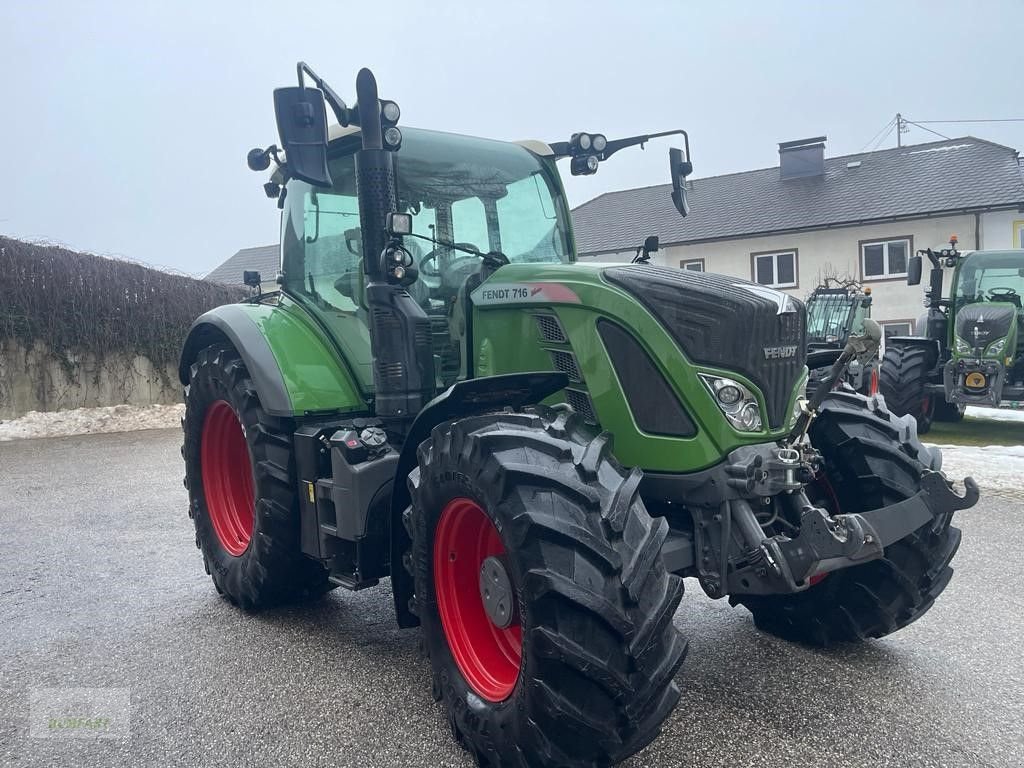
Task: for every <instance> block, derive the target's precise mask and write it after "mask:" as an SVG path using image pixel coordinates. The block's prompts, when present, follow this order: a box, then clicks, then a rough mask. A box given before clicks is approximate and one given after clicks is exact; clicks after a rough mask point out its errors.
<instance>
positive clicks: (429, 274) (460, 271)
mask: <svg viewBox="0 0 1024 768" xmlns="http://www.w3.org/2000/svg"><path fill="white" fill-rule="evenodd" d="M456 245H458V246H461V247H463V248H474V249H475V248H476V246H475V245H473V244H472V243H456ZM448 250H450V249H449V248H446V247H444V246H438V247H437V248H435V249H434V250H432V251H431V252H430V253H428V254H427V255H426V256H424V257H423V258H422V259H420V260H419V262H418V264H417V266H418V267H419V270H420V278H421V279H423V283H424V285H426V286H427V288H429V289H430V292H431V295H432V297H433V298H439V299H444V298H447V295H455V294H456V293H458V291H459V288H461V287H462V284H463V283H464V282H465V281H466V279H467V278H468V277H469V276H470V275H471V274H472V273H474V272H476V271H477V270H478V269H479V268H480V257H479V256H469V255H462V256H455V257H454V258H452V259H451V260H450V261H449V262H448V268H447V269H446V270H445V271H444V272H441V271H440V270H438V269H433V268H431V267H428V266H426V265H427V264H431V263H433V262H436V260H437V257H438V256H439V255H440V254H441V253H443V252H445V251H448ZM456 253H458V252H457V251H456Z"/></svg>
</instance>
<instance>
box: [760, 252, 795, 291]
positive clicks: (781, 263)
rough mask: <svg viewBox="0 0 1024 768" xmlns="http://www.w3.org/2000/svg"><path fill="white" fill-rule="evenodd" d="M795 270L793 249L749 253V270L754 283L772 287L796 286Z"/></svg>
mask: <svg viewBox="0 0 1024 768" xmlns="http://www.w3.org/2000/svg"><path fill="white" fill-rule="evenodd" d="M796 270H797V252H796V250H795V249H794V250H792V251H772V252H769V253H752V254H750V271H751V276H752V277H753V278H754V282H755V283H760V284H761V285H770V286H771V287H772V288H796V287H797V279H796Z"/></svg>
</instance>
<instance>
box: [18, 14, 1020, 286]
mask: <svg viewBox="0 0 1024 768" xmlns="http://www.w3.org/2000/svg"><path fill="white" fill-rule="evenodd" d="M825 6H827V7H825ZM360 7H366V8H370V9H371V11H370V12H364V11H362V10H360ZM1022 33H1024V2H1020V0H1017V1H1016V2H995V1H994V0H992V1H989V2H960V3H951V2H919V3H904V2H897V1H896V0H890V1H889V2H881V3H875V2H870V3H869V2H856V3H853V2H851V3H845V4H842V7H840V4H838V3H820V2H819V3H795V2H794V3H778V4H776V3H770V2H758V3H753V2H751V3H739V2H736V3H733V2H714V3H711V2H708V3H683V2H657V3H643V2H633V3H611V2H589V3H585V2H567V1H562V2H548V3H535V2H527V1H525V0H520V1H519V2H514V3H502V4H498V3H490V2H458V3H454V2H452V3H443V2H440V1H439V0H433V1H428V2H418V3H404V2H382V1H381V0H377V1H376V2H371V3H352V2H333V3H332V2H323V3H321V2H312V1H311V0H303V1H302V2H290V3H277V4H271V3H255V2H245V3H242V2H211V1H209V0H208V1H207V2H203V3H195V2H178V3H148V2H121V3H102V2H93V3H72V2H71V1H70V0H65V2H43V1H39V2H35V3H33V4H31V5H29V4H28V3H25V2H16V1H15V0H10V1H9V2H5V3H4V4H3V5H2V6H0V72H2V75H0V147H2V150H0V151H2V152H3V162H2V166H0V167H2V168H3V169H4V170H5V172H6V173H5V179H4V182H5V183H4V184H3V187H2V189H0V233H2V234H7V235H11V236H14V237H21V238H26V239H40V240H49V241H53V242H59V243H62V244H66V245H68V246H70V247H73V248H76V249H81V250H89V251H93V252H96V253H103V254H109V255H116V256H121V257H125V258H130V259H133V260H137V261H142V262H146V263H149V264H154V265H158V266H163V267H170V268H174V269H177V270H180V271H183V272H186V273H189V274H194V275H202V274H205V273H206V272H208V271H209V270H211V269H212V268H213V267H215V266H216V265H217V264H219V263H220V262H221V261H223V260H224V259H226V258H227V257H228V256H230V255H231V254H233V253H234V252H235V251H236V250H237V249H238V248H240V247H246V246H253V245H264V244H267V243H271V242H276V241H277V238H278V232H277V228H278V212H277V210H276V208H275V207H274V201H270V200H268V199H267V198H266V197H265V196H264V194H263V190H262V188H261V185H262V183H263V182H264V181H265V180H266V179H265V178H264V174H254V173H252V172H250V171H249V170H248V169H247V168H246V166H245V154H246V152H247V150H248V149H249V148H251V147H254V146H256V145H260V146H265V145H267V144H270V143H272V142H276V141H277V136H276V131H275V127H274V117H273V112H272V106H271V90H272V89H273V88H274V87H277V86H281V85H293V84H294V82H295V62H296V61H297V60H299V59H304V60H305V61H307V62H309V63H310V64H311V65H312V66H313V67H314V68H315V69H316V70H317V71H318V72H319V73H320V74H322V75H324V76H325V77H326V79H327V80H328V81H329V82H330V83H331V84H332V85H333V87H334V89H335V90H336V91H337V92H338V93H339V94H340V95H341V96H342V98H345V99H346V100H347V101H348V102H349V103H350V104H351V103H352V102H353V101H354V100H355V99H354V78H355V73H356V71H357V70H358V69H359V67H362V66H369V67H371V68H372V69H373V70H374V72H375V73H376V75H377V79H378V82H379V84H380V90H381V95H382V97H385V98H390V99H394V100H396V101H397V102H398V103H399V104H400V106H401V108H402V124H403V125H416V126H420V127H426V128H435V129H439V130H447V131H453V132H458V133H468V134H474V135H481V136H489V137H494V138H500V139H512V140H514V139H523V138H539V139H543V140H547V141H555V140H562V139H567V138H568V137H569V134H570V133H572V132H574V131H579V130H588V131H602V132H604V133H606V134H607V135H608V136H609V138H614V137H619V136H625V135H631V134H636V133H647V132H653V131H658V130H665V129H668V128H677V127H681V128H685V129H687V130H688V131H689V133H690V140H691V145H692V151H693V163H694V167H695V172H694V176H695V177H701V176H709V175H714V174H719V173H727V172H732V171H742V170H749V169H753V168H761V167H766V166H771V165H775V164H777V147H776V144H777V143H778V142H780V141H786V140H790V139H798V138H805V137H809V136H817V135H820V134H827V136H828V145H827V148H826V153H827V155H828V156H834V155H839V154H848V153H852V152H858V151H860V150H861V149H863V148H864V145H865V144H866V143H867V142H868V141H869V140H870V139H871V137H872V136H874V135H875V134H876V133H877V132H878V130H879V129H880V128H882V126H883V125H884V124H885V123H887V122H888V121H889V120H890V119H891V118H892V117H893V116H894V115H895V113H896V112H897V111H900V112H902V113H903V114H904V116H906V117H909V118H910V119H916V120H927V119H949V118H996V117H1024V94H1022V91H1021V87H1020V86H1021V69H1022V64H1024V53H1022V50H1024V48H1022V40H1024V37H1022ZM929 127H931V128H933V129H935V130H937V131H939V132H941V133H944V134H946V135H948V136H961V135H965V134H968V133H970V134H972V135H975V136H979V137H982V138H987V139H990V140H993V141H997V142H1000V143H1003V144H1007V145H1009V146H1012V147H1015V148H1024V123H1002V124H986V125H931V126H929ZM936 138H938V137H936V136H934V135H932V134H929V133H927V132H925V131H924V130H922V129H920V128H911V132H910V133H909V134H907V135H905V136H904V142H905V143H919V142H923V141H929V140H933V139H936ZM894 145H895V135H892V136H890V137H889V139H888V141H886V142H885V144H884V145H883V146H894ZM668 146H669V144H668V143H666V142H658V143H652V144H650V145H648V148H647V150H646V151H643V152H641V151H640V150H638V149H634V150H625V151H623V152H621V153H619V154H618V155H616V156H615V157H614V158H612V159H611V160H609V161H608V162H607V163H604V164H603V165H602V167H601V170H600V172H599V173H598V174H597V175H596V176H594V177H589V178H584V179H580V178H575V179H574V178H572V177H570V176H569V174H568V169H567V168H564V169H563V172H564V174H565V178H566V185H567V189H568V194H569V197H570V202H571V203H572V204H573V205H578V204H579V203H582V202H584V201H585V200H588V199H590V198H592V197H594V196H596V195H598V194H600V193H601V192H605V191H609V190H613V189H623V188H627V187H636V186H646V185H650V184H662V183H666V182H667V181H668V174H667V165H668V163H667V154H668V153H667V147H668ZM692 215H694V216H699V215H700V212H699V211H697V210H694V211H693V213H692Z"/></svg>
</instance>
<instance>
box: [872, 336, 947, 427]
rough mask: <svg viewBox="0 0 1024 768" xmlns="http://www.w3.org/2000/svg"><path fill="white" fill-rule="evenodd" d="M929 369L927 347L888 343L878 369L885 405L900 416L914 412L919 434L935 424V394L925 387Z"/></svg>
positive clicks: (880, 388)
mask: <svg viewBox="0 0 1024 768" xmlns="http://www.w3.org/2000/svg"><path fill="white" fill-rule="evenodd" d="M930 369H931V367H930V366H929V365H928V350H926V349H923V348H922V347H914V346H902V345H897V344H889V345H887V346H886V350H885V356H884V357H883V358H882V368H881V370H880V371H879V372H878V392H879V394H881V395H882V397H884V398H885V404H886V406H887V407H888V408H889V410H890V411H892V412H893V413H895V414H896V415H897V416H907V415H909V416H913V417H914V419H916V420H917V433H918V434H919V435H924V434H927V432H928V430H929V429H931V427H932V417H933V413H934V408H935V406H934V403H933V400H934V398H932V397H931V396H929V395H926V394H925V391H924V387H925V384H926V383H927V382H928V371H929V370H930Z"/></svg>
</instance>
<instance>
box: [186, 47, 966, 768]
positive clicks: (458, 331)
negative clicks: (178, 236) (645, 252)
mask: <svg viewBox="0 0 1024 768" xmlns="http://www.w3.org/2000/svg"><path fill="white" fill-rule="evenodd" d="M298 73H299V84H298V86H296V87H288V88H279V89H277V90H275V91H274V106H275V111H276V117H277V125H278V131H279V134H280V147H277V146H270V147H268V148H267V149H257V150H253V151H252V152H250V153H249V165H250V166H251V167H252V168H254V169H256V170H267V169H269V171H270V173H271V177H270V179H269V180H268V181H267V182H266V185H265V190H266V192H267V194H268V195H269V196H270V197H272V198H274V199H276V200H277V205H278V207H279V208H280V209H281V212H282V213H281V272H280V277H279V284H280V290H279V291H274V292H272V293H270V294H269V295H262V294H261V293H260V289H259V285H260V280H259V276H258V275H253V274H250V275H248V276H247V279H248V282H250V283H252V284H253V295H252V297H251V299H250V300H248V301H245V302H242V303H239V304H236V305H228V306H223V307H220V308H218V309H215V310H213V311H211V312H209V313H207V314H205V315H203V316H202V317H200V318H199V319H198V320H196V322H195V324H194V326H193V328H192V330H191V332H190V333H189V335H188V338H187V340H186V342H185V345H184V350H183V353H182V357H181V367H180V376H181V381H182V383H183V384H185V386H186V393H187V394H186V400H187V409H186V414H185V419H184V431H185V441H184V447H183V455H184V458H185V464H186V470H187V473H186V485H187V487H188V490H189V497H190V504H191V506H190V514H191V516H192V518H193V519H194V521H195V529H196V542H197V544H198V546H199V548H200V549H201V551H202V555H203V560H204V562H205V565H206V568H207V570H208V571H209V573H210V575H211V576H212V578H213V583H214V585H215V586H216V588H217V590H218V591H219V592H221V593H222V594H223V595H224V596H225V597H226V598H227V599H228V600H230V601H231V602H233V603H236V604H237V605H239V606H240V607H241V608H243V609H246V610H255V609H259V608H262V607H264V606H268V605H272V604H275V603H281V602H283V601H292V600H299V599H303V598H309V597H312V596H316V595H319V594H321V593H323V592H326V591H327V590H330V589H332V588H334V587H343V588H345V589H350V590H358V589H362V588H364V587H370V586H372V585H375V584H377V583H378V582H379V580H381V579H384V578H389V579H390V587H391V592H392V594H393V598H394V610H395V615H396V618H397V622H398V624H399V625H400V626H401V627H414V626H418V627H419V631H420V633H421V641H422V647H423V649H424V652H425V654H426V655H427V656H428V657H429V661H430V664H431V667H432V675H433V677H432V679H433V685H432V693H433V695H434V697H435V699H437V700H439V701H442V702H443V706H444V707H445V708H446V711H447V717H448V721H449V723H450V726H451V731H452V733H453V734H454V735H455V737H456V739H457V740H458V741H459V742H460V743H461V744H462V745H463V746H464V747H465V748H466V749H468V750H469V751H470V752H471V753H472V755H473V756H474V757H475V759H476V760H477V761H478V762H479V763H480V764H482V765H488V766H519V767H523V766H604V765H609V764H612V763H615V762H617V761H619V760H622V759H623V758H625V757H627V756H628V755H630V754H632V753H634V752H636V751H637V750H639V749H641V748H642V747H643V746H645V745H646V744H648V743H649V742H650V741H651V740H652V739H654V738H655V736H656V735H657V734H658V732H659V730H660V727H661V724H662V722H663V721H664V720H665V718H666V717H667V716H668V715H669V713H670V712H671V711H672V709H673V707H674V706H675V704H676V702H677V701H678V699H679V697H680V690H679V687H678V684H677V682H676V673H677V671H678V669H679V667H680V664H681V663H682V661H683V657H684V655H685V652H686V648H687V644H686V640H685V639H684V638H683V637H682V636H681V634H680V632H679V630H678V628H677V627H676V625H675V623H674V621H673V617H674V615H675V613H676V610H677V607H678V606H679V601H680V597H681V596H682V594H683V579H684V578H685V577H691V578H695V579H697V580H698V582H699V584H700V586H701V587H702V588H703V590H704V591H705V592H706V593H707V594H708V595H709V596H711V597H713V598H722V597H726V596H728V598H729V600H730V602H731V603H733V604H734V605H740V606H743V607H744V608H745V609H747V610H749V611H750V612H751V613H752V614H753V618H754V621H755V622H756V624H757V626H758V627H760V628H762V629H763V630H764V631H767V632H772V633H775V634H777V635H780V636H782V637H785V638H790V639H792V640H794V641H798V642H805V643H813V644H825V643H831V642H838V641H856V640H863V639H865V638H876V637H882V636H883V635H887V634H889V633H891V632H895V631H896V630H898V629H900V628H901V627H904V626H906V625H907V624H909V623H910V622H912V621H914V620H915V619H917V618H919V617H920V616H921V615H922V614H923V613H924V612H925V611H927V610H928V609H929V608H930V607H931V605H932V603H933V601H934V600H935V598H936V597H938V595H939V593H941V592H942V591H943V589H945V587H946V585H947V583H948V582H949V579H950V575H951V573H952V571H951V569H950V561H951V559H952V558H953V555H954V553H955V552H956V550H957V546H958V545H959V543H960V532H959V531H958V530H957V529H956V528H954V527H951V526H950V520H951V517H952V515H953V513H954V511H956V510H958V509H962V508H966V507H969V506H971V505H972V504H974V503H975V501H976V500H977V497H978V492H977V487H976V486H975V484H974V483H973V481H971V480H970V479H969V478H968V479H967V480H965V481H964V483H965V490H964V491H963V492H960V491H959V490H956V489H954V487H953V485H952V483H951V482H949V481H948V480H947V479H946V478H945V476H944V475H943V474H942V473H941V472H940V471H939V469H940V463H941V457H940V455H939V453H938V451H936V450H934V449H930V448H927V447H925V446H923V445H922V444H921V443H920V442H919V441H918V439H917V435H916V431H915V426H914V420H913V419H912V418H899V417H897V416H895V415H893V414H892V413H890V412H889V411H888V410H887V409H886V407H885V405H884V403H883V401H882V400H881V399H879V398H874V399H867V398H864V397H862V396H860V395H857V394H854V393H845V392H833V391H831V387H830V386H824V385H823V386H821V387H819V389H818V391H817V392H816V393H815V396H814V397H813V398H811V399H810V400H809V401H808V400H805V399H804V397H803V392H804V386H805V383H806V379H807V369H806V366H805V365H804V352H805V343H806V325H805V313H804V306H803V304H802V303H801V302H799V301H797V300H795V299H792V298H790V297H788V296H787V295H785V294H783V293H779V292H776V291H774V290H771V289H768V288H765V287H764V286H760V285H754V284H752V283H748V282H745V281H743V280H739V279H735V278H731V277H725V276H721V275H711V274H701V273H696V272H684V271H681V270H679V269H667V268H665V267H660V266H655V265H652V264H644V263H639V264H632V265H631V264H625V265H608V264H591V265H582V264H579V263H576V255H575V244H574V240H573V230H572V221H571V218H570V214H569V207H568V205H567V203H566V198H565V194H564V192H563V189H562V184H561V182H560V180H559V175H558V171H557V169H556V163H557V162H558V161H559V160H561V159H563V158H564V159H566V160H568V162H569V166H570V170H571V172H572V173H574V174H591V173H594V172H595V171H596V170H597V169H598V168H599V166H600V164H601V163H603V162H604V161H606V160H608V159H609V158H610V157H611V156H612V155H613V154H615V153H616V152H618V151H620V150H622V149H624V148H626V147H632V146H638V145H639V146H643V145H644V144H646V143H647V142H648V141H650V140H652V139H655V138H658V137H660V136H672V135H674V136H680V137H682V141H681V143H682V144H683V147H681V148H677V147H673V148H672V149H670V150H669V159H670V164H671V174H672V187H671V190H672V191H671V197H672V200H673V203H674V205H675V207H676V208H677V209H678V212H679V213H680V214H682V215H685V214H686V213H687V209H688V203H687V189H686V177H687V175H688V174H690V172H691V170H692V165H691V161H690V153H689V146H688V144H689V139H688V138H687V135H686V133H685V132H683V131H678V130H677V131H668V132H664V133H659V134H650V135H643V136H634V137H630V138H623V139H615V140H613V139H609V138H607V137H605V136H604V135H602V134H599V133H585V132H578V133H574V134H572V136H571V138H569V140H567V141H556V142H549V143H545V142H541V141H524V142H519V143H510V142H503V141H492V140H488V139H479V138H469V137H466V136H458V135H454V134H448V133H439V132H436V131H430V130H421V129H413V128H399V127H398V126H397V123H398V121H399V117H400V114H401V113H400V110H399V107H398V105H397V104H396V103H395V102H394V101H391V100H388V99H381V98H379V96H378V92H377V84H376V81H375V79H374V76H373V75H372V73H371V72H370V71H369V70H366V69H363V70H361V71H360V72H359V75H358V77H357V79H356V95H357V101H356V103H355V105H353V106H348V105H347V104H346V103H345V102H344V101H343V100H342V99H341V98H340V97H339V96H338V95H337V94H336V93H335V92H334V91H333V90H332V89H331V88H330V87H329V86H328V85H327V84H326V83H325V82H324V81H323V80H322V79H321V78H320V77H318V76H317V75H316V74H315V73H313V71H312V70H311V69H310V68H309V67H308V66H306V65H305V64H302V63H300V64H299V65H298ZM328 107H329V108H330V110H331V112H332V113H333V115H334V117H335V118H336V120H337V123H338V124H337V125H336V126H331V128H330V129H328V125H327V122H328V121H327V109H328ZM877 344H878V326H877V325H873V324H870V323H869V324H868V327H867V332H866V333H865V334H864V335H863V336H857V337H851V340H850V342H849V344H847V348H846V349H845V350H844V352H843V355H842V356H841V357H840V359H838V360H837V361H836V364H835V365H834V366H833V371H832V373H831V375H832V376H833V377H834V379H835V380H837V379H838V377H839V376H841V375H842V374H843V369H844V367H845V365H846V363H848V362H849V360H850V359H852V357H853V356H854V355H855V354H860V353H862V352H863V351H865V350H866V349H870V348H871V347H877ZM826 384H828V382H826Z"/></svg>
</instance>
